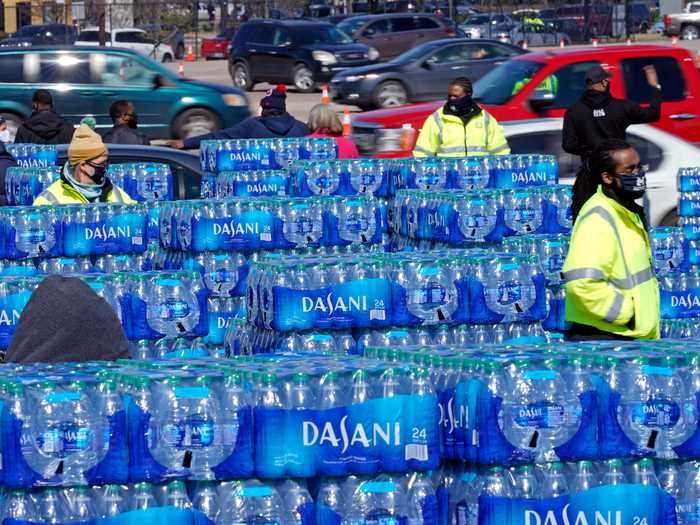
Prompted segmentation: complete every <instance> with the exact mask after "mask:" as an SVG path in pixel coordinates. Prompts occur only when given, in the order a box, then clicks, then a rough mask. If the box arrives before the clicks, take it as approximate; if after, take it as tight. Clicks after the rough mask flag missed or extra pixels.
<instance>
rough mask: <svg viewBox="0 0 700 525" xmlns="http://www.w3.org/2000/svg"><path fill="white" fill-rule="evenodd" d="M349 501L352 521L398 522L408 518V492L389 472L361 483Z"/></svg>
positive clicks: (348, 512)
mask: <svg viewBox="0 0 700 525" xmlns="http://www.w3.org/2000/svg"><path fill="white" fill-rule="evenodd" d="M348 503H349V505H348V509H347V514H348V519H349V520H350V522H351V523H362V522H367V521H374V522H379V523H385V524H396V523H401V522H402V520H407V513H408V505H407V500H406V493H405V491H404V490H403V487H402V486H401V484H400V483H399V482H398V480H397V479H395V478H394V477H392V476H390V475H387V474H382V475H380V476H377V477H376V478H373V479H372V480H371V481H365V482H363V483H360V485H359V487H357V489H356V490H354V491H353V494H352V499H351V500H349V502H348Z"/></svg>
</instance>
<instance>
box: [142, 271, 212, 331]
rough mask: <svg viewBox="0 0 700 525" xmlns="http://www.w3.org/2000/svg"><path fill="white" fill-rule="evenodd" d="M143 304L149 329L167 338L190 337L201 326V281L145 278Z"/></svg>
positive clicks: (176, 278) (176, 277)
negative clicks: (145, 305)
mask: <svg viewBox="0 0 700 525" xmlns="http://www.w3.org/2000/svg"><path fill="white" fill-rule="evenodd" d="M144 284H145V287H144V288H145V289H144V290H143V293H144V297H143V299H144V301H145V302H146V304H147V308H146V318H147V321H148V324H149V326H150V327H151V328H152V329H153V330H155V331H156V332H159V333H161V334H163V335H165V336H169V337H177V336H182V335H184V334H187V333H188V332H190V331H191V330H193V329H194V327H195V326H197V324H198V323H199V319H200V315H201V312H200V308H199V302H198V299H197V295H196V293H197V291H198V289H199V287H200V286H201V279H192V280H189V279H186V278H182V277H181V276H176V275H173V276H172V277H168V276H167V275H163V276H156V277H150V276H146V277H145V283H144Z"/></svg>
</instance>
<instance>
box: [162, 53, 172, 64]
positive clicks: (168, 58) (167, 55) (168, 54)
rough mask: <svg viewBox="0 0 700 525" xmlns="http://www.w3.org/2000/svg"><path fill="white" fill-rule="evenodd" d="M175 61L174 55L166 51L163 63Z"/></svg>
mask: <svg viewBox="0 0 700 525" xmlns="http://www.w3.org/2000/svg"><path fill="white" fill-rule="evenodd" d="M172 61H173V56H172V55H171V54H170V53H165V54H164V55H163V64H170V62H172Z"/></svg>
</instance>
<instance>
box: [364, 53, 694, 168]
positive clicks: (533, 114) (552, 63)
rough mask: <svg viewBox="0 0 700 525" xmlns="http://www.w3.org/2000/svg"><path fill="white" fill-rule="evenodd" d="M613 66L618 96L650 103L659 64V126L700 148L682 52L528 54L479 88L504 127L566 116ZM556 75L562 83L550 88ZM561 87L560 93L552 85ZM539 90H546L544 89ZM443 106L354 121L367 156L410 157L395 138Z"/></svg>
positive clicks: (689, 67) (690, 64) (690, 76)
mask: <svg viewBox="0 0 700 525" xmlns="http://www.w3.org/2000/svg"><path fill="white" fill-rule="evenodd" d="M596 64H601V65H602V64H605V67H606V68H607V69H608V71H610V72H611V73H612V78H611V79H610V83H611V89H612V94H613V96H616V97H620V98H626V99H629V100H631V101H633V102H637V103H645V102H648V101H649V98H650V96H651V87H650V86H649V84H648V82H647V80H646V75H645V73H644V67H645V66H647V65H653V66H654V67H655V68H656V70H657V72H658V75H659V78H660V79H661V95H662V100H663V104H662V106H661V119H660V120H659V121H658V122H655V123H654V124H653V126H654V127H656V128H659V129H662V130H664V131H667V132H668V133H671V134H672V135H675V136H677V137H679V138H681V139H683V140H687V141H688V142H692V143H694V144H695V145H700V111H699V110H698V103H697V101H698V99H700V74H698V70H697V67H696V65H695V62H694V60H693V57H692V55H691V54H690V52H688V51H687V50H685V49H683V48H680V47H670V46H660V45H636V46H626V45H617V46H605V47H597V48H593V47H591V48H585V49H574V48H568V49H565V50H556V51H547V52H541V53H527V54H525V55H520V56H516V57H514V58H512V59H511V60H509V61H508V62H506V63H505V64H503V65H501V66H499V67H497V68H494V69H493V70H491V71H490V72H489V73H487V74H486V75H485V76H483V77H482V78H481V79H479V80H478V81H476V82H475V83H474V96H475V97H476V98H477V99H478V100H479V102H480V103H481V104H482V105H483V106H484V107H485V108H486V109H487V110H488V111H489V113H491V114H492V115H493V116H494V117H495V118H496V119H497V120H498V121H500V122H506V121H513V120H532V119H538V118H550V117H557V118H561V117H563V115H564V113H565V111H566V109H567V108H568V107H569V106H571V104H573V103H574V102H575V101H576V100H578V99H579V98H580V96H581V94H582V93H583V91H584V90H585V88H586V83H585V76H586V71H587V70H588V69H589V68H590V67H591V66H592V65H596ZM550 76H554V77H555V78H556V82H546V83H544V81H545V80H546V79H548V77H550ZM552 84H555V85H556V86H557V87H556V89H555V91H554V92H552V91H551V90H550V89H549V88H547V86H548V85H552ZM538 88H539V89H538ZM441 103H442V102H429V103H423V104H415V105H410V106H403V107H400V108H390V109H382V110H377V111H370V112H367V113H363V114H362V115H358V116H357V117H356V118H355V119H354V120H353V138H354V139H355V143H356V144H357V145H358V148H359V149H360V152H361V153H363V154H365V155H368V154H374V155H376V156H379V157H401V156H406V155H408V154H410V151H408V149H409V148H410V149H413V145H410V147H409V148H406V149H405V150H404V149H401V148H400V147H398V143H397V142H394V141H393V139H392V140H389V139H387V137H394V136H395V135H396V133H397V132H398V133H399V134H400V133H401V127H402V125H403V124H410V125H411V126H413V128H414V129H420V128H421V127H422V126H423V123H424V122H425V120H426V119H427V118H428V117H429V116H430V114H431V113H432V112H433V111H435V110H436V109H437V108H438V107H440V104H441Z"/></svg>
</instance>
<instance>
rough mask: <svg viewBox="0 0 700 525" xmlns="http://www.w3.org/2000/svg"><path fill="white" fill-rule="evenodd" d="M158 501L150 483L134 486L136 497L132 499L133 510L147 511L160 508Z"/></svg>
mask: <svg viewBox="0 0 700 525" xmlns="http://www.w3.org/2000/svg"><path fill="white" fill-rule="evenodd" d="M159 506H160V505H159V504H158V500H156V496H155V494H154V493H153V486H152V485H151V484H150V483H146V482H141V483H137V484H136V485H135V486H134V495H133V497H132V498H131V510H147V509H153V508H156V507H159Z"/></svg>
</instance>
